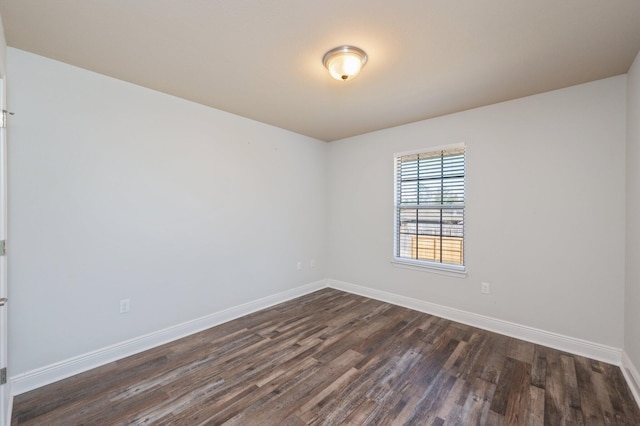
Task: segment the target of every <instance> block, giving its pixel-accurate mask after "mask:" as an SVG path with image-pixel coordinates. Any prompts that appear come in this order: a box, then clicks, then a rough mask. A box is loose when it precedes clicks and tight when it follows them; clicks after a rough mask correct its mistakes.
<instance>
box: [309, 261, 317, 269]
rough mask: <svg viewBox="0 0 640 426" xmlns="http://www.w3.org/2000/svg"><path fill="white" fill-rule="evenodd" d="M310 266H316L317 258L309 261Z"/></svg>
mask: <svg viewBox="0 0 640 426" xmlns="http://www.w3.org/2000/svg"><path fill="white" fill-rule="evenodd" d="M309 267H310V268H315V267H316V260H315V259H311V261H310V262H309Z"/></svg>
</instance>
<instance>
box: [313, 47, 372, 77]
mask: <svg viewBox="0 0 640 426" xmlns="http://www.w3.org/2000/svg"><path fill="white" fill-rule="evenodd" d="M322 63H323V64H324V66H325V68H327V69H328V70H329V74H331V77H333V78H335V79H336V80H340V81H347V80H351V79H352V78H355V76H357V75H358V73H359V72H360V70H361V69H362V67H364V64H366V63H367V54H366V53H364V50H362V49H359V48H357V47H354V46H339V47H336V48H334V49H331V50H330V51H328V52H327V53H325V54H324V57H323V58H322Z"/></svg>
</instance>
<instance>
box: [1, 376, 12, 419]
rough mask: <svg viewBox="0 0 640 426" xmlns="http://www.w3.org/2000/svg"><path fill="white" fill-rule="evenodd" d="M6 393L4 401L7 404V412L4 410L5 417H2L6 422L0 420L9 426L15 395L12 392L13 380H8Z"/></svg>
mask: <svg viewBox="0 0 640 426" xmlns="http://www.w3.org/2000/svg"><path fill="white" fill-rule="evenodd" d="M4 386H5V390H4V391H5V394H4V398H5V401H3V403H4V404H5V407H4V408H5V410H6V411H5V412H4V419H1V420H3V421H4V423H2V421H0V425H6V426H9V425H10V424H11V412H12V410H13V395H12V394H11V382H10V381H8V380H7V383H5V385H4Z"/></svg>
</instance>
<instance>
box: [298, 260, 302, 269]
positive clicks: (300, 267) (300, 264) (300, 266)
mask: <svg viewBox="0 0 640 426" xmlns="http://www.w3.org/2000/svg"><path fill="white" fill-rule="evenodd" d="M300 270H302V262H300V261H298V271H300Z"/></svg>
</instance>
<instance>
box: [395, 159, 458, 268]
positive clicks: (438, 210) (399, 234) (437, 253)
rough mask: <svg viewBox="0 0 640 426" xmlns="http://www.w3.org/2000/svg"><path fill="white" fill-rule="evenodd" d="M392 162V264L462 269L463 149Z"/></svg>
mask: <svg viewBox="0 0 640 426" xmlns="http://www.w3.org/2000/svg"><path fill="white" fill-rule="evenodd" d="M395 161H396V165H395V170H396V200H395V206H396V215H395V225H396V226H395V229H396V241H395V258H396V260H403V259H408V260H412V261H417V262H418V263H424V264H428V265H435V266H437V265H442V266H447V265H452V266H453V265H458V266H464V208H465V204H464V203H465V201H464V194H465V153H464V147H455V148H445V149H440V150H437V151H430V152H424V153H419V154H408V155H398V156H396V158H395Z"/></svg>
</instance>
